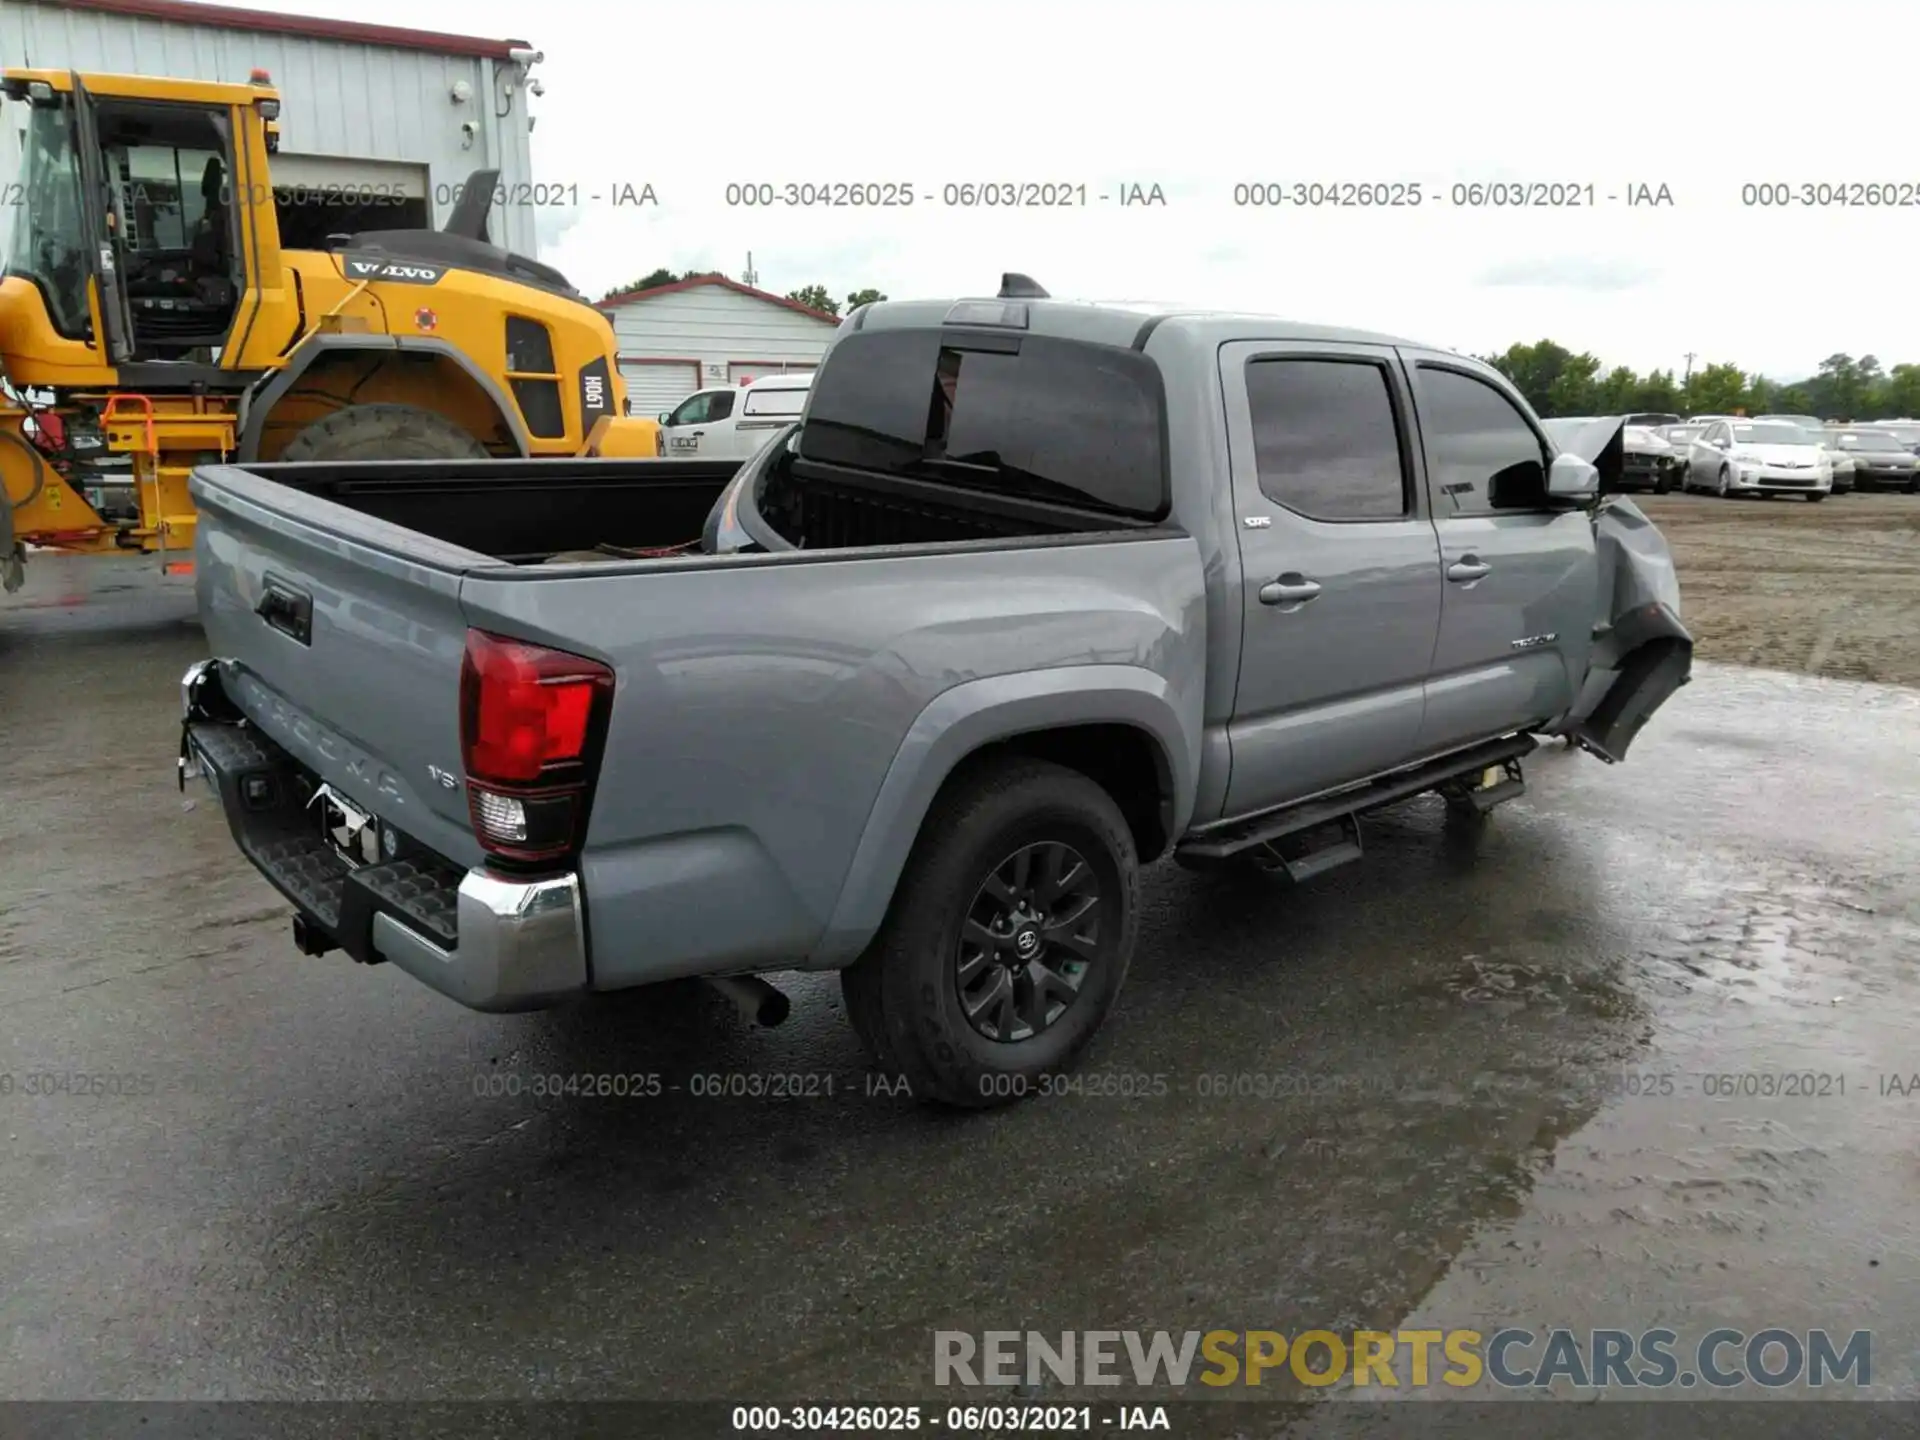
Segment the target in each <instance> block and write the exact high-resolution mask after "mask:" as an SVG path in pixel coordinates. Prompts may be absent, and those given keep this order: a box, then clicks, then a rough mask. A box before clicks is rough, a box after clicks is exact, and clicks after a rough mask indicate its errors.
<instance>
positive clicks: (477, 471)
mask: <svg viewBox="0 0 1920 1440" xmlns="http://www.w3.org/2000/svg"><path fill="white" fill-rule="evenodd" d="M239 468H242V469H244V470H245V471H246V473H248V474H250V475H257V476H260V477H261V478H263V479H267V480H272V481H275V482H277V483H278V484H281V485H285V486H287V487H289V488H290V489H293V490H297V491H300V492H301V493H303V494H306V495H311V496H313V497H315V498H316V499H320V500H327V501H330V502H332V503H333V504H335V505H340V506H344V507H345V508H347V509H349V510H353V511H356V512H358V513H359V514H362V515H366V516H368V517H370V518H372V519H375V520H379V521H382V522H384V523H385V524H387V525H392V526H398V527H400V528H401V529H403V530H407V531H411V532H412V533H413V534H415V535H424V536H429V537H431V538H432V539H435V540H438V541H440V542H442V543H443V544H445V545H450V546H454V547H456V548H458V549H460V550H465V551H470V552H473V553H475V554H478V555H484V556H487V557H488V558H490V559H494V560H505V561H508V562H509V563H512V564H538V563H540V562H542V561H544V560H546V559H547V558H548V557H550V556H552V555H556V554H560V553H563V552H566V551H579V550H591V549H593V548H595V547H596V546H600V545H613V546H619V547H621V548H623V549H634V550H643V549H654V548H664V547H667V546H674V545H685V544H688V543H689V542H692V541H696V540H698V539H699V538H700V526H701V524H702V523H703V522H704V521H705V520H706V518H707V512H708V511H709V510H711V509H712V508H713V502H714V501H715V500H716V499H717V498H719V495H720V492H721V491H722V490H724V489H725V488H726V484H727V482H728V481H729V480H731V479H732V478H733V476H734V473H735V472H736V471H737V470H738V469H739V468H740V467H739V465H738V464H737V463H736V462H734V461H732V460H601V459H580V460H381V461H364V460H357V461H351V462H344V461H343V462H332V461H320V462H315V463H309V464H294V465H278V464H269V465H248V466H244V467H239Z"/></svg>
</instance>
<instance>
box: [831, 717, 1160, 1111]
mask: <svg viewBox="0 0 1920 1440" xmlns="http://www.w3.org/2000/svg"><path fill="white" fill-rule="evenodd" d="M1139 902H1140V864H1139V857H1138V854H1137V852H1136V850H1135V846H1134V838H1133V833H1132V831H1131V829H1130V828H1129V826H1128V823H1127V820H1126V818H1125V817H1124V816H1123V815H1122V814H1121V813H1120V807H1119V806H1118V805H1117V804H1116V803H1115V802H1114V799H1113V797H1112V796H1111V795H1109V794H1108V793H1107V792H1106V790H1104V789H1103V788H1102V787H1101V786H1100V785H1098V784H1097V783H1095V782H1094V781H1093V780H1092V779H1090V778H1089V777H1088V776H1086V775H1083V774H1081V773H1079V772H1078V771H1075V770H1071V769H1068V768H1067V767H1065V766H1063V765H1058V764H1055V763H1052V762H1050V761H1045V760H1039V759H1035V758H1030V757H1026V756H1019V755H1004V756H991V757H984V756H983V757H981V758H980V759H978V760H976V761H973V762H969V763H968V764H966V765H964V766H963V767H961V768H960V769H959V770H957V771H956V772H955V773H954V774H953V775H952V776H951V777H950V778H949V779H948V781H947V783H946V785H945V786H944V787H943V788H942V790H941V793H940V795H939V797H938V798H937V799H936V801H935V803H934V805H933V807H932V809H931V810H930V811H929V812H928V814H927V816H926V818H925V820H924V821H922V823H921V826H920V833H919V838H918V839H916V840H915V842H914V846H913V850H912V853H911V854H910V855H909V856H908V857H907V862H906V865H905V867H904V869H903V870H902V872H901V875H900V880H899V883H898V885H897V886H896V887H895V890H894V895H893V903H892V904H891V906H890V907H889V908H888V911H887V918H886V921H885V923H883V924H882V925H881V927H880V930H879V933H878V934H876V935H875V936H874V937H873V940H872V943H871V944H869V945H868V947H867V949H866V950H865V952H864V953H862V955H861V956H860V958H859V959H858V960H856V961H855V962H854V963H853V964H852V965H851V966H849V967H848V968H847V969H846V970H844V971H842V972H841V975H840V985H841V989H842V991H843V993H844V994H845V996H846V1001H847V1016H848V1018H849V1019H850V1020H852V1021H853V1025H854V1028H855V1029H856V1030H858V1031H859V1032H860V1038H861V1040H862V1041H864V1042H865V1044H866V1047H867V1049H868V1051H869V1052H870V1053H871V1054H872V1055H873V1057H874V1059H875V1061H877V1062H878V1064H879V1066H880V1068H881V1069H882V1070H884V1071H886V1072H887V1073H888V1074H890V1075H893V1076H897V1077H900V1078H903V1079H905V1080H906V1081H908V1082H909V1088H910V1089H911V1091H912V1093H913V1095H914V1096H915V1097H916V1098H919V1099H922V1100H931V1101H934V1102H936V1103H939V1104H945V1105H952V1106H958V1107H962V1108H965V1109H975V1110H977V1109H985V1108H987V1107H990V1106H996V1105H1005V1104H1008V1103H1010V1102H1012V1101H1015V1100H1019V1099H1021V1098H1022V1097H1024V1096H1028V1095H1039V1094H1042V1093H1044V1092H1045V1089H1046V1086H1047V1085H1048V1083H1049V1080H1050V1077H1054V1076H1057V1075H1059V1074H1060V1072H1062V1071H1064V1070H1065V1069H1066V1068H1067V1067H1069V1066H1070V1065H1072V1064H1073V1063H1074V1060H1075V1059H1076V1058H1077V1057H1078V1055H1079V1054H1080V1052H1081V1051H1082V1050H1083V1049H1085V1048H1086V1045H1087V1042H1088V1041H1090V1040H1091V1039H1092V1038H1093V1034H1094V1032H1095V1031H1096V1030H1098V1029H1099V1028H1100V1022H1101V1021H1103V1020H1104V1019H1105V1018H1106V1016H1107V1013H1108V1011H1110V1010H1111V1009H1112V1008H1113V1002H1114V998H1115V997H1116V996H1117V995H1118V994H1119V993H1120V988H1121V986H1122V985H1123V984H1124V983H1125V981H1126V978H1127V967H1128V964H1129V962H1130V961H1131V960H1132V957H1133V946H1134V937H1135V933H1136V928H1137V924H1138V921H1137V916H1138V913H1139Z"/></svg>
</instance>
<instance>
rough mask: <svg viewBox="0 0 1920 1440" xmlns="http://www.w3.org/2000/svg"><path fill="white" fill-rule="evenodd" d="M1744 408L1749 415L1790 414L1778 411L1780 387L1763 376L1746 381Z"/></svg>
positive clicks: (1756, 376) (1789, 412)
mask: <svg viewBox="0 0 1920 1440" xmlns="http://www.w3.org/2000/svg"><path fill="white" fill-rule="evenodd" d="M1746 407H1747V413H1748V414H1749V415H1782V414H1791V413H1792V412H1791V411H1783V410H1781V409H1780V387H1779V386H1778V385H1776V384H1774V383H1773V381H1771V380H1769V379H1767V377H1766V376H1764V375H1755V376H1754V377H1753V378H1752V379H1750V380H1749V381H1747V399H1746Z"/></svg>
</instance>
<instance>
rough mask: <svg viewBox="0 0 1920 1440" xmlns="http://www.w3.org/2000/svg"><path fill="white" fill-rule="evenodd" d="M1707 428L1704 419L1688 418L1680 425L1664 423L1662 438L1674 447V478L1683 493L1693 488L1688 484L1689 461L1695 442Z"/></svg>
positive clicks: (1661, 429)
mask: <svg viewBox="0 0 1920 1440" xmlns="http://www.w3.org/2000/svg"><path fill="white" fill-rule="evenodd" d="M1706 428H1707V422H1706V421H1704V420H1688V421H1686V422H1685V423H1684V424H1680V425H1662V426H1661V427H1660V438H1661V439H1662V440H1664V441H1666V442H1667V444H1669V445H1671V446H1672V447H1673V456H1674V461H1675V466H1676V468H1675V473H1674V479H1675V480H1676V481H1677V482H1678V483H1679V486H1680V489H1681V492H1682V493H1685V492H1686V491H1688V490H1690V489H1692V488H1693V487H1692V486H1690V485H1689V484H1687V462H1688V459H1689V457H1690V456H1691V455H1692V453H1693V442H1694V439H1695V437H1697V436H1698V435H1699V434H1700V432H1701V431H1702V430H1704V429H1706Z"/></svg>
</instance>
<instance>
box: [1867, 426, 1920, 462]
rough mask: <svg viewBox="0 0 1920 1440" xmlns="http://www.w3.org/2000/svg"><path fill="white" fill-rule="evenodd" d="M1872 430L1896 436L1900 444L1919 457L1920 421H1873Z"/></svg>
mask: <svg viewBox="0 0 1920 1440" xmlns="http://www.w3.org/2000/svg"><path fill="white" fill-rule="evenodd" d="M1873 428H1874V429H1875V430H1885V431H1886V432H1887V433H1888V434H1890V435H1895V436H1898V437H1899V440H1900V442H1901V444H1903V445H1905V446H1906V447H1907V448H1908V449H1909V450H1911V451H1913V453H1914V454H1916V455H1920V420H1875V421H1874V422H1873Z"/></svg>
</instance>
